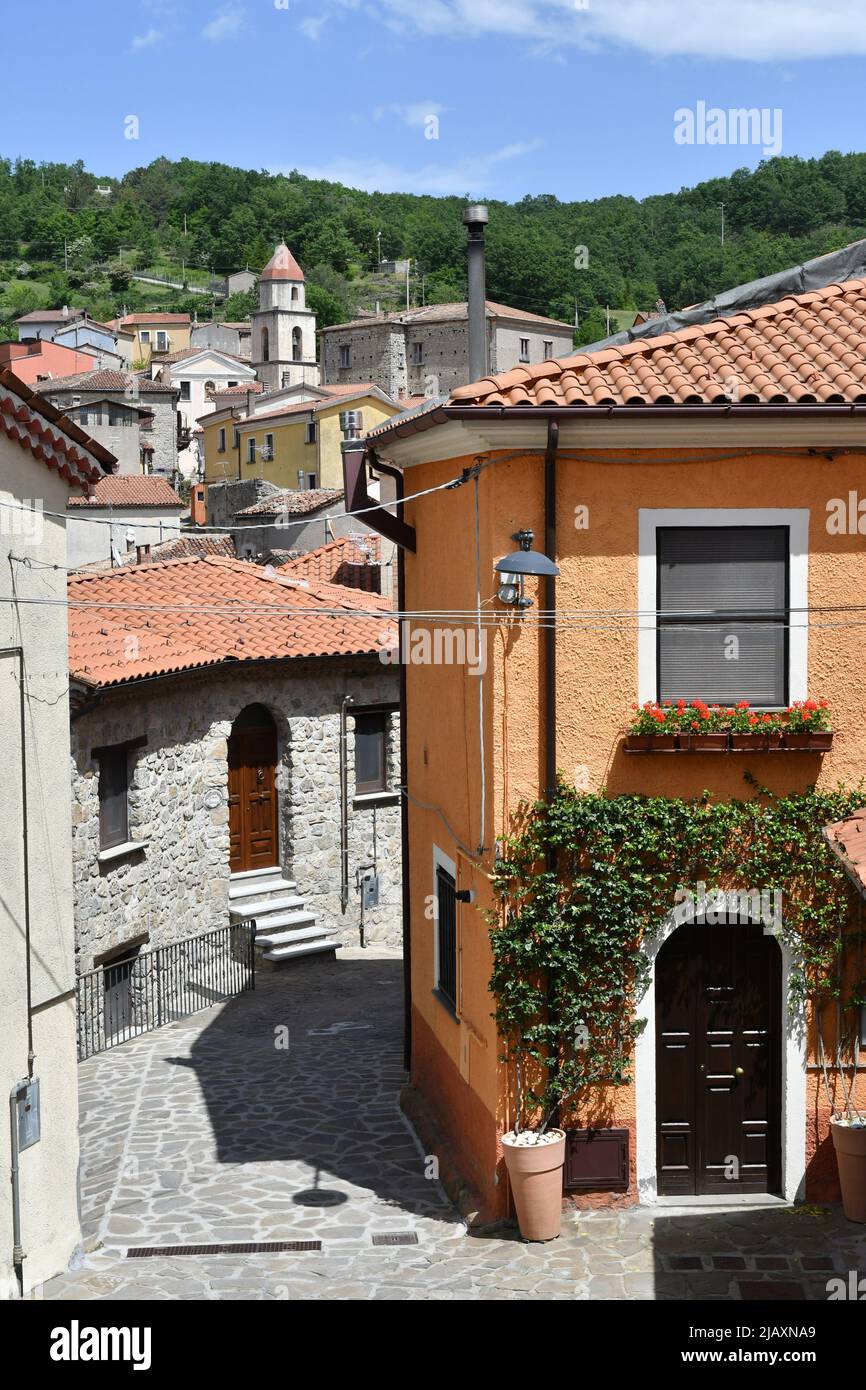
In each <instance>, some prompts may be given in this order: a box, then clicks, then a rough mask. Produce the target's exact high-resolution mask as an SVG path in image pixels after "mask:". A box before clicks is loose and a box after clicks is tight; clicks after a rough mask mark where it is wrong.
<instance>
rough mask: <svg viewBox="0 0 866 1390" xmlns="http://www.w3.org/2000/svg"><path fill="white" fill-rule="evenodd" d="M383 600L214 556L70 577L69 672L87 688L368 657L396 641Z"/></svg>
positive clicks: (132, 566)
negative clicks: (205, 671)
mask: <svg viewBox="0 0 866 1390" xmlns="http://www.w3.org/2000/svg"><path fill="white" fill-rule="evenodd" d="M388 613H389V608H388V605H387V602H386V600H384V599H381V598H379V596H378V595H377V594H363V595H362V594H359V593H354V592H352V591H351V590H350V589H346V588H344V587H342V586H339V585H336V584H311V583H308V582H306V581H304V580H298V579H295V578H290V577H288V576H285V575H281V574H279V572H278V571H276V570H273V569H262V568H261V567H260V566H258V565H254V564H250V563H248V562H246V561H243V560H229V559H224V558H219V557H207V558H203V559H186V560H167V561H162V562H161V563H158V564H149V565H130V566H129V567H124V568H123V569H116V570H113V571H110V572H105V573H102V572H100V573H93V572H90V573H87V574H83V573H78V574H74V575H71V576H70V579H69V665H70V671H71V674H72V678H73V679H74V680H76V681H79V682H81V683H82V684H86V685H89V686H94V687H102V686H110V685H118V684H120V683H121V682H124V681H134V680H140V679H143V678H144V677H148V676H159V675H167V674H169V673H172V672H177V671H188V670H192V669H194V668H196V667H203V666H219V665H222V664H228V663H231V664H232V666H233V667H235V668H236V667H237V665H238V663H240V662H247V661H269V660H270V661H275V660H287V659H292V660H294V659H307V658H315V657H328V656H356V655H358V656H360V655H373V654H377V653H378V652H380V651H382V650H383V648H387V647H389V646H391V645H393V642H394V640H395V627H394V623H393V620H391V621H389V619H388Z"/></svg>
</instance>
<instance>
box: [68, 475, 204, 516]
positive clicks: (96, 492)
mask: <svg viewBox="0 0 866 1390" xmlns="http://www.w3.org/2000/svg"><path fill="white" fill-rule="evenodd" d="M69 505H70V507H181V508H182V507H183V502H182V501H181V499H180V498H179V497H178V495H177V493H176V492H175V490H174V488H173V487H172V486H171V484H170V483H169V482H167V481H166V479H165V478H160V477H157V476H156V475H154V474H150V473H149V474H138V473H115V474H114V475H113V476H112V477H110V478H100V480H99V482H98V483H97V484H96V487H95V488H94V489H93V495H92V497H70V499H69Z"/></svg>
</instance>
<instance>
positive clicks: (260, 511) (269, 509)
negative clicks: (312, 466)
mask: <svg viewBox="0 0 866 1390" xmlns="http://www.w3.org/2000/svg"><path fill="white" fill-rule="evenodd" d="M342 496H343V491H342V489H341V488H337V487H311V488H307V489H304V490H303V491H302V490H301V489H299V488H296V489H294V490H293V491H290V492H271V493H269V494H268V496H267V497H263V498H261V500H260V501H258V502H254V503H253V504H252V506H251V507H244V508H243V510H242V511H239V512H235V516H236V517H238V516H280V515H281V514H282V513H284V512H285V513H287V514H288V515H290V516H306V515H307V513H308V512H316V511H318V510H319V508H320V507H327V506H329V505H330V504H331V503H332V502H338V501H339V500H340V498H341V497H342Z"/></svg>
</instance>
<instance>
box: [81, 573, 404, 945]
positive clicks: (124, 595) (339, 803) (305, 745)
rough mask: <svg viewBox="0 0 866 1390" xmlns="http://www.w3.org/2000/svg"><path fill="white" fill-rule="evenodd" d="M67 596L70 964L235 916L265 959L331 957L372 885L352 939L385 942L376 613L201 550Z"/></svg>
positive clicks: (387, 635)
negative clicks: (371, 902) (73, 954)
mask: <svg viewBox="0 0 866 1390" xmlns="http://www.w3.org/2000/svg"><path fill="white" fill-rule="evenodd" d="M70 599H71V600H72V601H74V602H73V604H72V606H71V607H70V666H71V680H72V694H73V706H74V708H73V717H72V760H73V767H72V781H73V797H74V805H73V823H74V851H73V852H74V892H75V922H76V949H77V956H78V966H79V970H80V971H86V970H89V969H91V968H92V967H93V966H94V965H95V964H97V965H98V964H105V963H111V964H116V963H117V962H118V961H121V960H129V959H130V958H132V957H134V956H135V954H136V953H138V952H143V951H147V950H149V949H151V948H153V947H155V946H159V945H163V944H165V943H168V942H172V941H177V940H181V939H183V938H187V937H190V936H192V935H195V934H198V933H201V932H204V931H207V930H209V929H211V928H215V927H220V926H224V925H226V924H228V923H229V922H230V921H240V920H244V919H247V918H249V917H254V918H255V920H256V923H257V937H256V940H257V945H261V950H262V952H263V959H264V960H266V961H269V962H271V963H274V964H276V963H278V962H280V961H282V960H291V959H292V958H294V957H295V956H299V955H306V954H311V953H314V952H318V951H334V950H335V948H336V947H337V946H338V945H339V944H341V943H343V942H352V943H357V942H358V940H359V928H360V923H361V897H360V892H359V882H360V880H361V878H362V877H363V876H364V875H366V876H368V877H372V876H373V875H374V874H376V875H378V879H377V887H378V904H377V905H375V906H369V907H366V908H365V914H364V916H365V928H366V932H367V940H368V941H370V940H372V941H376V942H377V943H381V944H385V945H389V946H398V945H399V944H400V941H401V932H402V912H401V838H400V804H399V803H400V792H399V783H400V753H399V718H398V699H399V676H398V673H397V670H396V668H395V667H394V666H392V665H388V664H383V662H382V661H380V659H379V653H380V652H381V651H382V650H383V649H384V648H387V646H388V644H389V643H390V642H391V641H392V640H393V636H394V634H393V627H394V624H393V620H391V619H390V616H389V614H390V608H389V605H388V603H387V602H386V601H385V600H383V599H381V598H380V597H379V596H378V595H377V594H371V593H363V592H360V591H359V590H352V589H349V588H346V587H343V586H339V585H333V584H328V583H320V582H313V581H309V580H305V579H296V578H289V577H281V576H279V575H278V574H277V573H276V572H275V571H273V570H267V571H266V570H263V569H262V568H261V567H259V566H256V565H251V564H248V563H244V562H242V561H238V560H230V559H226V558H220V557H213V556H209V557H207V558H190V559H182V560H174V561H163V562H158V563H151V564H147V565H141V566H130V567H128V568H125V569H122V570H114V571H109V572H100V573H94V572H91V573H90V574H88V575H76V576H73V577H72V579H71V580H70ZM82 602H83V603H86V605H87V606H86V607H81V606H77V605H79V604H81V603H82ZM101 604H104V605H106V609H105V610H103V609H102V608H100V606H99V605H101ZM117 605H119V606H117ZM124 605H129V606H128V608H125V607H124ZM180 607H184V608H185V609H186V610H187V616H186V617H185V618H184V619H183V620H181V619H180V617H179V608H180ZM280 609H284V612H281V611H280ZM261 943H263V944H261Z"/></svg>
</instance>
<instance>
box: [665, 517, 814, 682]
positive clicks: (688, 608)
mask: <svg viewBox="0 0 866 1390" xmlns="http://www.w3.org/2000/svg"><path fill="white" fill-rule="evenodd" d="M656 547H657V551H656V553H657V599H656V606H657V608H658V620H657V671H658V677H657V680H658V690H657V698H658V699H659V700H679V699H683V700H696V699H697V700H705V701H706V702H707V703H708V704H732V703H735V702H736V701H738V700H748V701H749V703H750V704H753V705H757V706H767V707H773V706H778V705H784V704H787V702H788V625H789V621H790V607H789V604H790V598H789V588H790V574H789V569H790V559H789V557H790V535H789V528H788V527H787V526H700V527H682V526H668V527H659V529H658V530H657V532H656Z"/></svg>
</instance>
